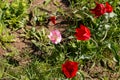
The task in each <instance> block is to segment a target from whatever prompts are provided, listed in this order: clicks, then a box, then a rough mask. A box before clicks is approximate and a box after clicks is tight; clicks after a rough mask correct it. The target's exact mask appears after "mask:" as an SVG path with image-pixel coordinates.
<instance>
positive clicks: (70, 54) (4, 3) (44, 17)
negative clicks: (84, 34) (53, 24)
mask: <svg viewBox="0 0 120 80" xmlns="http://www.w3.org/2000/svg"><path fill="white" fill-rule="evenodd" d="M68 1H70V2H69V3H70V5H69V7H68V8H69V11H66V10H64V9H62V8H61V7H59V6H60V4H59V2H57V1H56V0H55V1H54V4H55V5H57V6H58V7H57V10H56V12H54V13H49V12H47V11H43V10H41V9H40V8H41V7H42V8H43V7H46V6H48V5H49V4H50V2H52V1H49V0H48V1H47V2H45V3H44V4H41V5H37V6H36V7H33V9H32V10H31V12H30V11H28V10H29V8H30V4H31V3H30V2H31V0H13V2H11V3H9V2H8V0H0V46H1V48H3V49H4V50H5V51H6V53H4V55H1V56H0V80H69V79H67V78H66V77H65V76H64V74H63V73H62V71H61V66H62V64H63V63H64V62H65V61H66V60H72V61H76V62H78V63H79V71H78V73H77V75H76V76H75V77H74V78H72V79H70V80H87V79H88V80H94V79H95V80H117V79H120V14H119V13H120V6H119V5H120V1H119V0H115V1H111V0H99V2H101V3H104V4H105V2H106V1H108V2H109V3H110V4H111V5H112V6H113V9H114V11H113V12H114V15H115V16H113V17H108V16H109V15H103V16H101V17H99V18H94V15H93V14H91V13H90V9H92V8H94V7H95V3H94V0H91V1H88V0H68ZM52 14H55V16H61V17H62V18H63V19H64V20H63V21H67V29H66V30H65V31H64V32H63V33H62V36H63V40H62V42H61V43H59V44H57V45H55V44H52V43H51V41H50V40H49V38H48V36H47V35H49V29H48V28H47V27H46V26H47V23H48V21H49V17H50V15H52ZM71 22H72V24H71ZM81 23H82V24H84V25H86V26H87V27H88V28H89V29H90V31H91V39H90V40H88V41H78V40H76V38H75V37H74V34H75V28H77V27H79V25H80V24H81ZM28 26H30V28H28ZM57 27H59V26H57ZM38 28H39V29H38ZM17 30H22V31H23V33H22V34H21V35H19V36H20V37H22V38H24V39H25V40H28V41H29V42H30V45H29V47H30V50H29V49H28V48H26V49H24V51H22V53H20V52H19V51H18V50H17V49H16V48H15V47H14V46H13V45H12V43H14V42H16V41H15V36H14V34H11V33H12V32H16V31H17ZM18 45H19V44H18ZM9 49H10V51H9ZM31 50H32V52H31ZM96 67H97V68H98V71H97V70H94V68H96ZM92 70H93V72H92V73H91V71H92ZM99 70H101V71H102V72H105V74H103V73H102V72H99ZM107 72H108V73H107ZM110 75H112V76H110ZM114 75H116V76H114Z"/></svg>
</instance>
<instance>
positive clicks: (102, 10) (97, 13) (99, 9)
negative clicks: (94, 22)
mask: <svg viewBox="0 0 120 80" xmlns="http://www.w3.org/2000/svg"><path fill="white" fill-rule="evenodd" d="M91 12H92V13H93V14H95V17H99V16H101V15H103V14H104V13H105V12H106V8H105V6H104V4H99V3H96V7H95V8H94V9H91Z"/></svg>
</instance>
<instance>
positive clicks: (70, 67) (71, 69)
mask: <svg viewBox="0 0 120 80" xmlns="http://www.w3.org/2000/svg"><path fill="white" fill-rule="evenodd" d="M77 71H78V63H77V62H73V61H66V62H65V63H64V64H62V72H63V73H64V74H65V76H66V77H67V78H73V77H74V76H76V73H77Z"/></svg>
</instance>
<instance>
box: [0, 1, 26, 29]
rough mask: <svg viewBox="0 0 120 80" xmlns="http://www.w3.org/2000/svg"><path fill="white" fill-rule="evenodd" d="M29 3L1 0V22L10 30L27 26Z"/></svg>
mask: <svg viewBox="0 0 120 80" xmlns="http://www.w3.org/2000/svg"><path fill="white" fill-rule="evenodd" d="M27 8H28V2H27V1H26V0H13V1H11V2H10V1H9V0H0V21H3V23H4V24H5V25H6V26H7V27H9V28H21V27H24V25H25V24H26V19H27Z"/></svg>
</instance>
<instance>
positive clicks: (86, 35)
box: [75, 25, 91, 41]
mask: <svg viewBox="0 0 120 80" xmlns="http://www.w3.org/2000/svg"><path fill="white" fill-rule="evenodd" d="M90 35H91V34H90V30H89V29H88V28H87V27H86V26H84V25H80V27H79V28H76V34H75V36H76V37H77V39H78V40H83V41H85V40H89V39H90Z"/></svg>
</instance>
